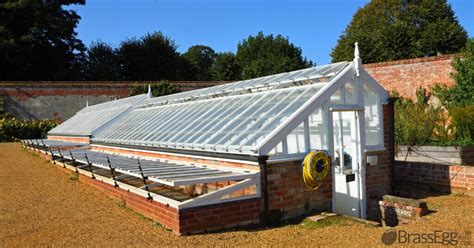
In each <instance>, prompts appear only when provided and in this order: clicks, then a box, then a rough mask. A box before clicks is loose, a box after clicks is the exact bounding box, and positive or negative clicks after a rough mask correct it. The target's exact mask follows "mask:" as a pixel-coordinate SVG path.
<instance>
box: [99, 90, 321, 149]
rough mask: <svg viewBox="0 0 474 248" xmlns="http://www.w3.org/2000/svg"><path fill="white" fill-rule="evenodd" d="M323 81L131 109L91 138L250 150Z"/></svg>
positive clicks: (123, 142) (100, 140) (104, 140)
mask: <svg viewBox="0 0 474 248" xmlns="http://www.w3.org/2000/svg"><path fill="white" fill-rule="evenodd" d="M324 85H326V83H318V84H313V85H306V86H300V87H291V88H286V89H276V90H271V91H265V92H258V93H252V94H245V95H235V96H228V97H219V98H213V99H206V100H200V101H191V102H181V103H175V104H167V105H161V106H154V107H147V108H136V109H134V110H133V111H132V112H131V113H129V114H127V115H126V116H124V117H123V118H121V119H120V120H118V121H116V122H114V123H112V124H111V125H108V126H107V127H106V128H104V129H103V130H101V132H99V133H98V134H97V135H96V136H95V138H94V139H93V141H99V142H106V143H118V144H129V145H139V146H157V147H170V148H177V149H191V150H207V151H219V152H230V153H247V154H253V153H254V152H253V150H254V146H255V145H256V144H257V142H258V141H260V140H261V139H263V138H264V137H265V136H266V135H268V134H269V133H270V132H271V131H273V130H274V129H275V128H277V127H278V126H279V125H281V124H282V123H283V122H284V120H285V119H286V118H288V117H289V116H290V115H291V114H292V113H294V112H295V111H296V110H297V109H299V108H300V107H302V106H303V104H304V103H305V102H307V101H308V100H309V99H310V98H311V97H312V96H314V95H315V94H316V93H317V92H318V91H319V90H320V89H321V88H322V87H323V86H324Z"/></svg>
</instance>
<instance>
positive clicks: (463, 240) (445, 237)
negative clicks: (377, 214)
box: [382, 229, 472, 246]
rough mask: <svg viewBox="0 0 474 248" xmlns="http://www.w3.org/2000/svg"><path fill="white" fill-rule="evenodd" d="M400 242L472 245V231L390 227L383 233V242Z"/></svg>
mask: <svg viewBox="0 0 474 248" xmlns="http://www.w3.org/2000/svg"><path fill="white" fill-rule="evenodd" d="M395 242H396V243H398V244H441V245H453V246H454V245H458V244H462V245H471V244H472V243H471V232H470V231H465V232H464V233H461V234H458V233H457V232H451V231H443V230H434V231H432V232H426V233H418V232H407V231H405V230H395V229H389V230H387V231H385V232H384V233H383V234H382V243H384V244H385V245H393V244H394V243H395Z"/></svg>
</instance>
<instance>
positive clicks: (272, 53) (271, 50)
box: [236, 32, 312, 79]
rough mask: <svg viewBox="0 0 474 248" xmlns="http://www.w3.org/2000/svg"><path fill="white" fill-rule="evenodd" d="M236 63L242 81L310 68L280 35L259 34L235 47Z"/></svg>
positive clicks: (296, 48)
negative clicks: (238, 65)
mask: <svg viewBox="0 0 474 248" xmlns="http://www.w3.org/2000/svg"><path fill="white" fill-rule="evenodd" d="M236 56H237V61H238V63H239V64H240V65H241V66H242V75H241V78H242V79H249V78H255V77H261V76H266V75H270V74H276V73H281V72H285V71H292V70H298V69H303V68H307V67H310V66H311V65H312V63H311V61H308V60H307V59H306V58H304V57H303V56H302V55H301V48H299V47H296V46H295V45H293V44H292V43H290V42H289V41H288V38H285V37H283V36H281V35H277V36H273V35H264V34H263V33H262V32H259V33H258V34H257V35H256V36H249V37H248V38H247V39H245V40H243V41H241V42H239V44H238V45H237V54H236Z"/></svg>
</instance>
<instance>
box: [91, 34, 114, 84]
mask: <svg viewBox="0 0 474 248" xmlns="http://www.w3.org/2000/svg"><path fill="white" fill-rule="evenodd" d="M84 73H85V76H84V77H85V78H86V79H87V80H95V81H113V80H119V79H120V78H121V71H120V61H119V59H118V53H117V50H116V49H114V48H112V47H111V46H110V45H109V44H107V43H105V42H102V41H97V42H94V43H92V44H91V46H90V47H89V49H88V50H87V56H86V62H85V72H84Z"/></svg>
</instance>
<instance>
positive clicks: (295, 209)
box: [267, 161, 332, 222]
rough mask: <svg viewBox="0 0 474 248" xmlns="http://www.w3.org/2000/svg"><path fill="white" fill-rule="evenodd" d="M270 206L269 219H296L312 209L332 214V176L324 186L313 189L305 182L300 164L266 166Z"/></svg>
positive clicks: (297, 162) (286, 163)
mask: <svg viewBox="0 0 474 248" xmlns="http://www.w3.org/2000/svg"><path fill="white" fill-rule="evenodd" d="M267 182H268V205H269V210H270V220H271V221H274V222H277V221H278V220H283V219H289V218H294V217H297V216H299V215H302V214H305V213H309V212H310V211H311V210H316V211H330V210H331V201H332V175H331V174H330V173H329V174H328V176H327V177H326V180H325V181H324V183H323V185H321V187H320V188H319V189H318V190H317V191H314V190H311V189H308V188H307V187H306V185H305V184H304V182H303V176H302V172H301V161H292V162H283V163H274V164H268V165H267Z"/></svg>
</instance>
